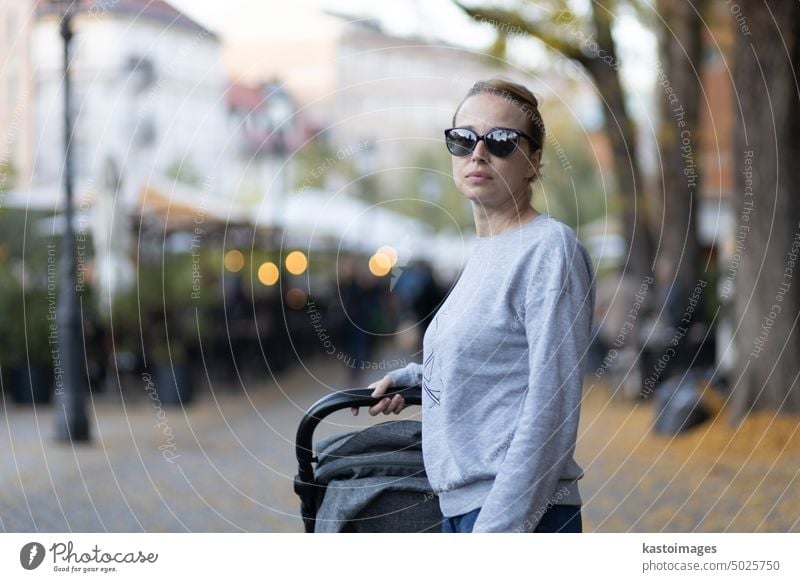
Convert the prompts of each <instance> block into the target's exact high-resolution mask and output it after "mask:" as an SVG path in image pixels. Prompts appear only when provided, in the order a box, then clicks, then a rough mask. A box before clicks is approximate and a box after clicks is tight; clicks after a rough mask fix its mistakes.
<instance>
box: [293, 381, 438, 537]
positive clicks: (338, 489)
mask: <svg viewBox="0 0 800 582" xmlns="http://www.w3.org/2000/svg"><path fill="white" fill-rule="evenodd" d="M395 394H402V395H403V396H404V398H405V400H406V403H407V405H409V406H412V405H413V406H419V405H420V404H421V402H422V393H421V387H420V386H419V385H416V386H410V387H404V388H397V387H392V388H390V389H389V390H387V392H386V393H385V394H384V396H386V397H392V396H394V395H395ZM374 404H375V399H374V398H373V397H372V389H370V388H367V389H363V388H361V389H355V390H347V391H338V392H334V393H332V394H329V395H327V396H325V397H324V398H321V399H320V400H318V401H317V402H316V403H314V404H313V405H312V406H311V407H310V408H309V409H308V411H307V412H306V413H305V415H304V416H303V418H302V419H301V421H300V425H299V426H298V428H297V446H296V454H297V462H298V472H297V475H296V476H295V478H294V491H295V493H297V495H298V496H299V497H300V514H301V517H302V518H303V525H304V527H305V531H306V532H307V533H316V532H439V531H441V523H442V514H441V511H440V509H439V499H438V497H437V496H435V495H433V494H432V492H431V487H430V483H429V482H428V478H427V476H426V474H425V467H424V464H423V457H422V423H420V422H419V421H415V420H397V421H390V422H384V423H381V424H376V425H373V426H370V427H368V428H365V429H363V430H356V431H350V432H347V433H343V434H337V435H333V436H330V437H327V438H324V439H320V441H319V442H318V443H317V444H316V446H314V445H313V444H312V443H313V439H314V430H315V429H316V427H317V426H318V425H319V423H320V422H322V420H323V419H324V418H325V417H326V416H328V415H329V414H332V413H333V412H336V411H337V410H342V409H345V408H351V407H362V406H364V407H369V406H373V405H374ZM315 464H316V466H314V465H315Z"/></svg>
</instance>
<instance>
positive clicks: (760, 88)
mask: <svg viewBox="0 0 800 582" xmlns="http://www.w3.org/2000/svg"><path fill="white" fill-rule="evenodd" d="M739 6H740V7H741V12H740V15H742V16H745V17H746V20H745V21H744V22H745V23H746V26H747V27H748V29H747V30H745V29H742V28H741V23H742V21H741V20H740V21H738V22H737V23H736V26H737V29H736V40H735V44H734V68H733V83H734V85H733V90H734V91H735V95H736V99H737V103H738V107H737V110H736V112H737V114H736V116H735V117H736V126H735V129H734V143H735V147H734V151H736V152H739V156H740V163H743V164H744V167H737V168H736V171H735V172H734V176H735V187H734V189H733V191H734V192H735V200H736V203H737V211H738V212H737V216H738V217H739V226H747V227H749V231H748V233H747V238H746V240H745V244H744V248H743V250H742V253H741V262H740V264H739V266H738V271H737V272H736V275H735V277H736V279H735V282H736V291H735V294H734V309H733V311H734V321H733V327H734V329H735V330H736V331H735V340H734V341H735V346H736V354H737V357H736V359H735V364H734V372H733V377H732V378H731V386H732V390H733V393H732V396H731V403H732V408H733V412H734V414H735V417H736V418H738V419H742V418H744V417H745V416H746V415H747V414H748V413H749V412H750V411H752V410H755V409H761V408H769V409H773V410H783V411H793V412H799V411H800V386H798V376H800V358H798V354H800V328H798V321H797V320H798V317H799V316H800V281H798V280H796V279H797V277H796V275H797V274H798V273H799V272H800V270H798V268H797V267H798V262H797V261H798V245H800V197H798V196H797V193H796V192H795V191H794V189H795V187H796V186H797V184H800V102H799V101H800V88H798V80H797V71H798V69H800V3H798V2H796V1H795V2H789V1H784V2H771V3H770V5H769V6H766V5H765V4H764V3H763V2H761V0H741V1H740V2H739ZM748 160H749V162H748ZM750 163H751V164H752V168H750V166H749V165H750ZM745 217H747V218H745ZM738 230H739V229H738V228H737V232H738Z"/></svg>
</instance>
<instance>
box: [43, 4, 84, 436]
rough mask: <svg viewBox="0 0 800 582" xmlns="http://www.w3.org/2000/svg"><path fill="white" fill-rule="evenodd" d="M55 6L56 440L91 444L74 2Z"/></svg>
mask: <svg viewBox="0 0 800 582" xmlns="http://www.w3.org/2000/svg"><path fill="white" fill-rule="evenodd" d="M51 4H52V5H53V6H55V7H63V9H62V10H60V11H59V12H60V14H61V26H60V31H61V38H62V40H63V41H64V63H63V67H64V71H63V72H64V171H63V180H64V195H65V198H64V234H63V240H62V247H63V248H62V252H61V257H60V265H59V266H60V269H61V273H60V275H61V285H60V289H59V302H58V307H57V311H56V318H57V320H56V325H57V327H58V342H59V344H58V348H59V353H60V355H61V368H62V370H63V376H62V377H63V384H62V386H61V387H60V388H59V389H57V390H56V438H57V439H58V440H61V441H71V442H78V441H89V440H90V438H91V437H90V431H89V420H88V418H87V415H86V393H87V392H88V383H87V377H86V356H85V352H84V345H83V331H82V325H81V318H80V299H79V295H78V284H77V271H78V261H77V255H76V239H75V230H74V228H73V225H72V221H73V219H72V217H73V208H72V199H73V178H74V176H73V164H72V146H71V142H72V129H73V128H72V111H71V103H70V99H71V79H70V66H69V65H70V51H69V47H70V41H71V40H72V26H71V25H72V14H71V8H70V6H71V5H72V4H73V2H72V1H71V0H66V1H64V0H61V1H59V0H53V1H52V2H51Z"/></svg>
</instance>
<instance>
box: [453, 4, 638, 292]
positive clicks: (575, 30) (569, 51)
mask: <svg viewBox="0 0 800 582" xmlns="http://www.w3.org/2000/svg"><path fill="white" fill-rule="evenodd" d="M454 2H455V3H456V5H458V6H459V7H460V8H461V9H462V10H464V11H465V12H466V13H467V14H468V15H469V16H471V17H472V18H474V19H476V20H478V21H481V22H488V23H491V24H492V25H494V27H495V28H496V29H497V31H498V34H499V35H500V36H501V37H504V36H508V34H509V33H513V34H526V35H528V36H531V37H533V38H536V39H539V40H540V41H542V43H544V45H545V46H546V47H548V48H549V49H552V50H553V51H555V52H556V53H558V54H559V55H560V56H561V57H566V58H569V59H571V60H573V61H575V62H576V63H578V64H580V65H581V66H582V67H583V68H584V69H585V70H586V72H587V73H588V74H589V76H590V77H591V78H592V79H593V80H594V82H595V84H596V85H597V91H598V93H599V94H600V97H601V99H602V100H603V102H604V104H605V107H603V109H602V110H603V116H604V121H605V129H606V133H607V135H608V138H609V142H610V143H611V150H612V154H613V165H614V171H615V175H616V179H617V187H618V190H619V195H620V196H621V198H622V200H623V202H624V204H623V210H622V223H623V227H624V230H625V236H626V239H627V241H628V245H629V249H630V258H629V261H628V266H627V270H626V275H628V276H631V277H634V278H637V279H641V278H642V277H643V276H644V275H646V274H649V273H650V272H651V270H652V269H651V263H652V257H653V249H652V241H651V238H650V234H649V231H648V228H647V221H646V213H645V192H644V189H643V187H642V184H643V182H642V176H641V170H640V163H639V155H638V151H637V147H636V143H637V141H638V140H637V139H636V132H635V126H634V123H633V121H632V119H631V117H630V115H629V114H628V108H627V106H626V103H625V91H624V90H623V88H622V83H621V80H620V70H619V69H620V67H619V58H618V56H617V48H616V42H615V41H614V37H613V35H612V33H611V24H612V20H613V17H614V9H615V8H616V5H617V2H616V1H615V0H602V1H600V0H593V1H592V2H591V3H590V11H589V13H588V15H587V16H583V17H582V16H579V15H577V14H576V13H575V12H573V11H572V9H571V8H570V7H569V6H568V4H567V2H566V1H565V0H549V1H547V2H537V3H536V4H535V5H534V4H525V5H523V6H519V7H518V8H517V9H515V10H507V9H503V8H495V7H469V6H465V5H463V4H461V3H460V2H458V1H457V0H454ZM504 49H505V42H504V41H503V40H501V41H498V42H495V44H494V45H493V47H492V51H493V52H495V53H499V52H501V51H503V50H504Z"/></svg>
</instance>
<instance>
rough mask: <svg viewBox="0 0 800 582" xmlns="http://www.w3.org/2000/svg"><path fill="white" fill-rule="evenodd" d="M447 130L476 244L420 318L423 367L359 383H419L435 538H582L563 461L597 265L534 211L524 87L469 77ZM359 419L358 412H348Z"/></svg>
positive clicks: (537, 145)
mask: <svg viewBox="0 0 800 582" xmlns="http://www.w3.org/2000/svg"><path fill="white" fill-rule="evenodd" d="M453 126H454V127H453V128H451V129H448V130H446V131H445V142H446V145H447V148H448V150H449V151H450V153H451V154H452V156H453V157H452V167H453V179H454V181H455V184H456V187H457V188H458V190H459V191H460V192H461V193H462V194H463V195H464V196H465V197H466V198H467V199H468V200H469V201H470V203H471V206H472V210H473V217H474V220H475V227H476V231H477V239H476V241H475V246H474V250H473V252H472V254H471V256H470V257H469V259H468V261H467V263H466V265H465V267H464V269H463V270H462V273H461V275H460V277H459V279H458V281H457V283H456V285H455V286H454V287H453V289H452V291H451V292H450V294H449V295H448V297H447V299H446V300H445V302H444V303H443V304H442V306H441V308H440V309H439V311H438V312H437V313H436V315H435V317H434V318H433V319H432V321H431V323H430V325H429V326H428V328H427V330H426V332H425V335H424V339H423V363H422V364H417V363H411V364H409V365H407V366H406V367H405V368H401V369H398V370H393V371H391V372H390V373H389V374H387V375H386V376H385V377H383V378H382V379H380V380H378V381H377V382H374V383H372V384H371V385H370V387H373V388H374V389H375V390H374V392H373V396H374V397H375V398H380V399H381V400H380V402H378V403H377V404H375V405H374V406H372V407H371V408H370V409H369V412H370V414H371V415H373V416H374V415H376V414H379V413H381V412H382V413H384V414H390V413H392V412H394V413H395V414H397V413H399V412H400V411H401V410H402V409H403V407H404V406H405V401H404V399H403V397H402V396H400V395H396V396H394V397H393V398H392V399H389V398H385V397H383V394H384V393H385V392H386V390H387V389H388V388H389V387H391V386H411V385H416V384H421V386H422V425H423V431H422V434H423V442H422V449H423V457H424V461H425V470H426V473H427V476H428V479H429V481H430V483H431V487H432V489H433V492H434V493H435V494H437V495H438V497H439V505H440V508H441V510H442V514H443V515H444V517H445V519H444V522H443V524H442V531H443V532H533V531H535V532H580V531H582V522H581V503H582V502H581V498H580V494H579V491H578V480H579V479H581V478H582V477H583V471H582V469H581V467H580V466H578V464H577V463H576V462H575V460H574V458H573V455H574V450H575V445H576V438H577V431H578V421H579V413H580V403H581V397H582V382H583V375H582V361H583V358H584V356H585V354H586V351H587V348H588V346H589V340H590V333H591V328H592V317H593V309H594V301H595V289H594V272H593V267H592V263H591V260H590V258H589V255H588V253H587V252H586V250H585V249H584V248H583V246H582V245H581V244H580V243H579V241H578V239H577V237H576V236H575V233H574V232H573V231H572V230H571V229H570V228H569V227H567V226H566V225H564V224H562V223H561V222H558V221H556V220H555V219H554V218H552V217H551V216H550V215H548V214H547V213H540V212H539V211H537V210H536V209H534V208H533V207H532V206H531V203H530V200H531V185H532V183H533V182H534V181H535V180H536V179H537V177H538V176H539V172H540V161H541V155H542V147H543V145H544V137H545V128H544V124H543V122H542V119H541V116H540V113H539V108H538V101H537V99H536V97H535V96H534V95H533V94H532V93H531V92H530V91H529V90H528V89H527V88H525V87H524V86H521V85H518V84H515V83H512V82H509V81H506V80H503V79H491V80H488V81H480V82H478V83H476V84H475V85H474V86H473V87H472V88H471V89H470V90H469V92H468V93H467V95H466V97H465V98H464V100H463V101H462V102H461V104H460V105H459V107H458V108H457V109H456V113H455V115H454V117H453ZM352 411H353V414H358V409H357V408H353V409H352Z"/></svg>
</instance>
